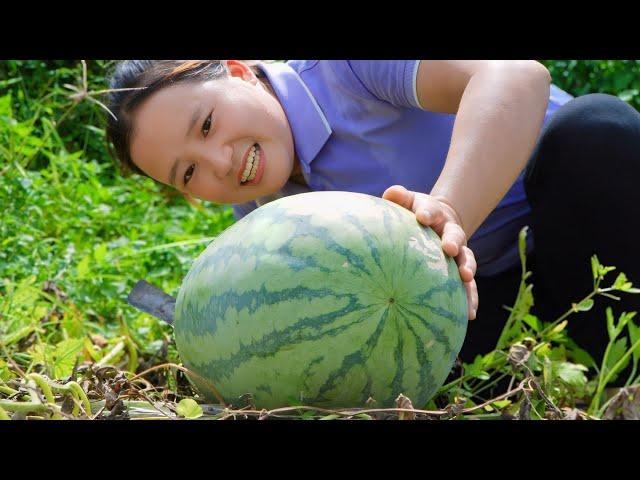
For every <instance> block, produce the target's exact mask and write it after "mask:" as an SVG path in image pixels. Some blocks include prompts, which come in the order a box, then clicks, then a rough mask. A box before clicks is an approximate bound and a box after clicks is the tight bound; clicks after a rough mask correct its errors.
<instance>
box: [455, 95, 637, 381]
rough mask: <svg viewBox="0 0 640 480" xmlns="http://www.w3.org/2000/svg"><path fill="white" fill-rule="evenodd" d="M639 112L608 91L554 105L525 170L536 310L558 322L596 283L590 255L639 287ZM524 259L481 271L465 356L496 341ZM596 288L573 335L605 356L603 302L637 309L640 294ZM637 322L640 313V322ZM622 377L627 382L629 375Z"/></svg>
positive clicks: (609, 279) (576, 316)
mask: <svg viewBox="0 0 640 480" xmlns="http://www.w3.org/2000/svg"><path fill="white" fill-rule="evenodd" d="M639 181H640V114H639V113H638V112H637V111H636V110H635V109H634V108H632V107H631V106H629V105H628V104H626V103H625V102H623V101H622V100H620V99H618V98H617V97H614V96H611V95H603V94H590V95H585V96H583V97H578V98H575V99H573V100H571V101H570V102H568V103H567V104H565V105H564V106H562V107H561V108H560V109H558V110H557V111H556V112H555V114H554V115H553V117H552V118H551V119H550V121H549V122H548V123H547V125H546V126H545V128H544V129H543V131H542V132H541V136H540V138H539V141H538V144H537V145H536V147H535V150H534V152H533V154H532V156H531V159H530V161H529V163H528V165H527V167H526V170H525V191H526V194H527V198H528V200H529V202H530V204H531V208H532V224H531V225H530V227H531V231H530V233H529V234H530V235H531V234H532V235H533V238H534V243H535V247H534V252H533V255H531V256H530V257H529V258H528V267H529V269H530V270H531V271H532V276H531V277H530V278H529V280H528V282H530V283H533V285H534V286H533V295H534V301H535V304H534V306H533V308H532V313H533V314H534V315H537V316H538V317H539V318H540V319H541V320H544V321H552V320H555V319H556V318H558V317H559V316H560V315H562V314H563V313H564V312H566V311H567V310H568V309H569V308H571V304H572V303H573V302H578V301H579V300H581V299H582V298H584V297H585V296H586V295H588V294H589V293H590V292H591V291H592V290H593V275H592V272H591V262H590V257H591V256H592V255H593V254H596V255H597V256H598V258H599V260H600V262H601V263H602V264H603V265H611V266H615V267H616V270H614V271H613V272H611V273H609V274H607V276H606V277H605V280H604V282H603V283H602V284H601V285H602V286H603V287H604V286H609V285H610V284H611V283H613V281H614V280H615V277H616V276H617V275H618V272H624V273H625V274H626V275H627V277H628V279H629V281H631V282H634V287H635V286H638V285H640V255H638V253H637V252H636V248H638V244H639V242H640V217H639V215H638V211H639V210H640V209H639V206H640V187H639ZM520 275H521V269H520V266H518V267H516V268H514V269H512V270H510V271H507V272H503V273H501V274H497V275H495V276H492V277H476V282H477V285H478V294H479V308H478V312H477V318H476V320H475V321H473V322H470V324H469V329H468V333H467V337H466V339H465V343H464V345H463V348H462V352H461V354H460V356H461V358H462V360H463V361H465V362H471V361H473V358H474V357H475V356H476V355H477V354H483V353H488V352H489V351H491V350H492V349H493V348H495V345H496V342H497V340H498V336H499V335H500V332H501V330H502V327H503V326H504V323H505V321H506V319H507V317H508V316H509V312H508V311H507V310H505V309H504V308H502V306H503V305H508V306H513V304H514V302H515V299H516V295H517V292H518V286H519V283H520ZM615 295H618V296H620V297H621V300H620V301H615V300H613V299H609V298H606V297H603V296H601V295H598V296H597V297H596V298H595V299H594V300H595V305H594V307H593V308H592V309H591V310H590V311H588V312H579V313H572V314H571V315H570V316H569V317H568V321H569V323H568V326H567V328H568V333H569V336H570V337H571V338H572V339H573V340H574V341H575V342H576V343H577V344H578V345H579V346H580V347H581V348H584V349H586V350H587V351H588V352H589V353H590V354H591V355H592V356H593V357H594V359H595V360H596V361H597V362H598V363H600V361H601V359H602V355H603V353H604V350H605V347H606V345H607V342H608V335H607V328H606V312H605V311H606V307H608V306H610V307H612V309H613V313H614V317H615V319H616V320H617V318H618V316H619V315H620V313H621V312H623V311H626V312H630V311H638V310H640V295H634V294H629V293H621V294H618V293H616V294H615ZM634 320H635V321H638V319H637V318H636V319H634ZM624 380H626V378H625V379H623V380H622V381H623V382H624Z"/></svg>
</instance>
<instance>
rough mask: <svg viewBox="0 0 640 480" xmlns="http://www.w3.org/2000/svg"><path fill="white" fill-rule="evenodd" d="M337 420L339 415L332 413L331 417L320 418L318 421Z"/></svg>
mask: <svg viewBox="0 0 640 480" xmlns="http://www.w3.org/2000/svg"><path fill="white" fill-rule="evenodd" d="M337 418H340V415H336V414H335V413H332V414H331V415H326V416H324V417H320V420H335V419H337Z"/></svg>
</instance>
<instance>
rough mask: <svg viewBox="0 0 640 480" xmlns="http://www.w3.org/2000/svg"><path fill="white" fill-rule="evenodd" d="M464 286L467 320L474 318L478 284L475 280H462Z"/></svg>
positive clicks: (476, 308) (476, 307) (476, 306)
mask: <svg viewBox="0 0 640 480" xmlns="http://www.w3.org/2000/svg"><path fill="white" fill-rule="evenodd" d="M464 288H465V290H466V291H467V304H468V313H469V320H475V319H476V313H477V311H478V286H477V285H476V281H475V280H471V281H470V282H464Z"/></svg>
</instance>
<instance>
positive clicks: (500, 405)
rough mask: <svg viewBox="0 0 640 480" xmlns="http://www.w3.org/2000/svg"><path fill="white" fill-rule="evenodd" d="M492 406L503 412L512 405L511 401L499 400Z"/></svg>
mask: <svg viewBox="0 0 640 480" xmlns="http://www.w3.org/2000/svg"><path fill="white" fill-rule="evenodd" d="M491 405H493V406H494V407H495V408H497V409H498V410H502V409H503V408H505V407H507V406H509V405H511V400H497V401H495V402H493V403H492V404H491Z"/></svg>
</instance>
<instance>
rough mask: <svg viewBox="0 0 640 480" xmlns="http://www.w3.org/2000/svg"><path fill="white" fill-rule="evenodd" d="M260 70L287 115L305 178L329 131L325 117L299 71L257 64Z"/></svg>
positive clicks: (287, 66) (275, 65)
mask: <svg viewBox="0 0 640 480" xmlns="http://www.w3.org/2000/svg"><path fill="white" fill-rule="evenodd" d="M259 68H260V69H261V70H262V71H263V72H264V73H265V75H266V76H267V78H268V79H269V82H270V83H271V87H272V88H273V90H274V92H275V94H276V96H277V97H278V100H279V101H280V104H281V105H282V108H283V109H284V112H285V114H286V115H287V119H288V120H289V125H290V126H291V131H292V133H293V141H294V147H295V149H296V153H297V154H298V158H299V159H300V163H301V165H302V169H303V171H304V173H306V174H307V175H308V174H309V172H310V167H309V164H310V163H311V161H312V160H313V159H314V158H315V157H316V155H318V152H320V149H321V148H322V147H323V146H324V144H325V143H326V142H327V140H328V139H329V136H330V135H331V132H332V130H331V127H330V126H329V122H328V121H327V117H326V116H325V115H324V113H323V112H322V110H321V109H320V106H319V105H318V102H317V101H316V99H315V98H314V97H313V95H312V94H311V92H310V91H309V89H308V88H307V86H306V85H305V84H304V82H303V81H302V79H301V78H300V75H298V72H296V71H295V70H294V69H293V68H291V67H290V66H289V65H288V64H286V63H284V62H277V63H268V64H260V67H259Z"/></svg>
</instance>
